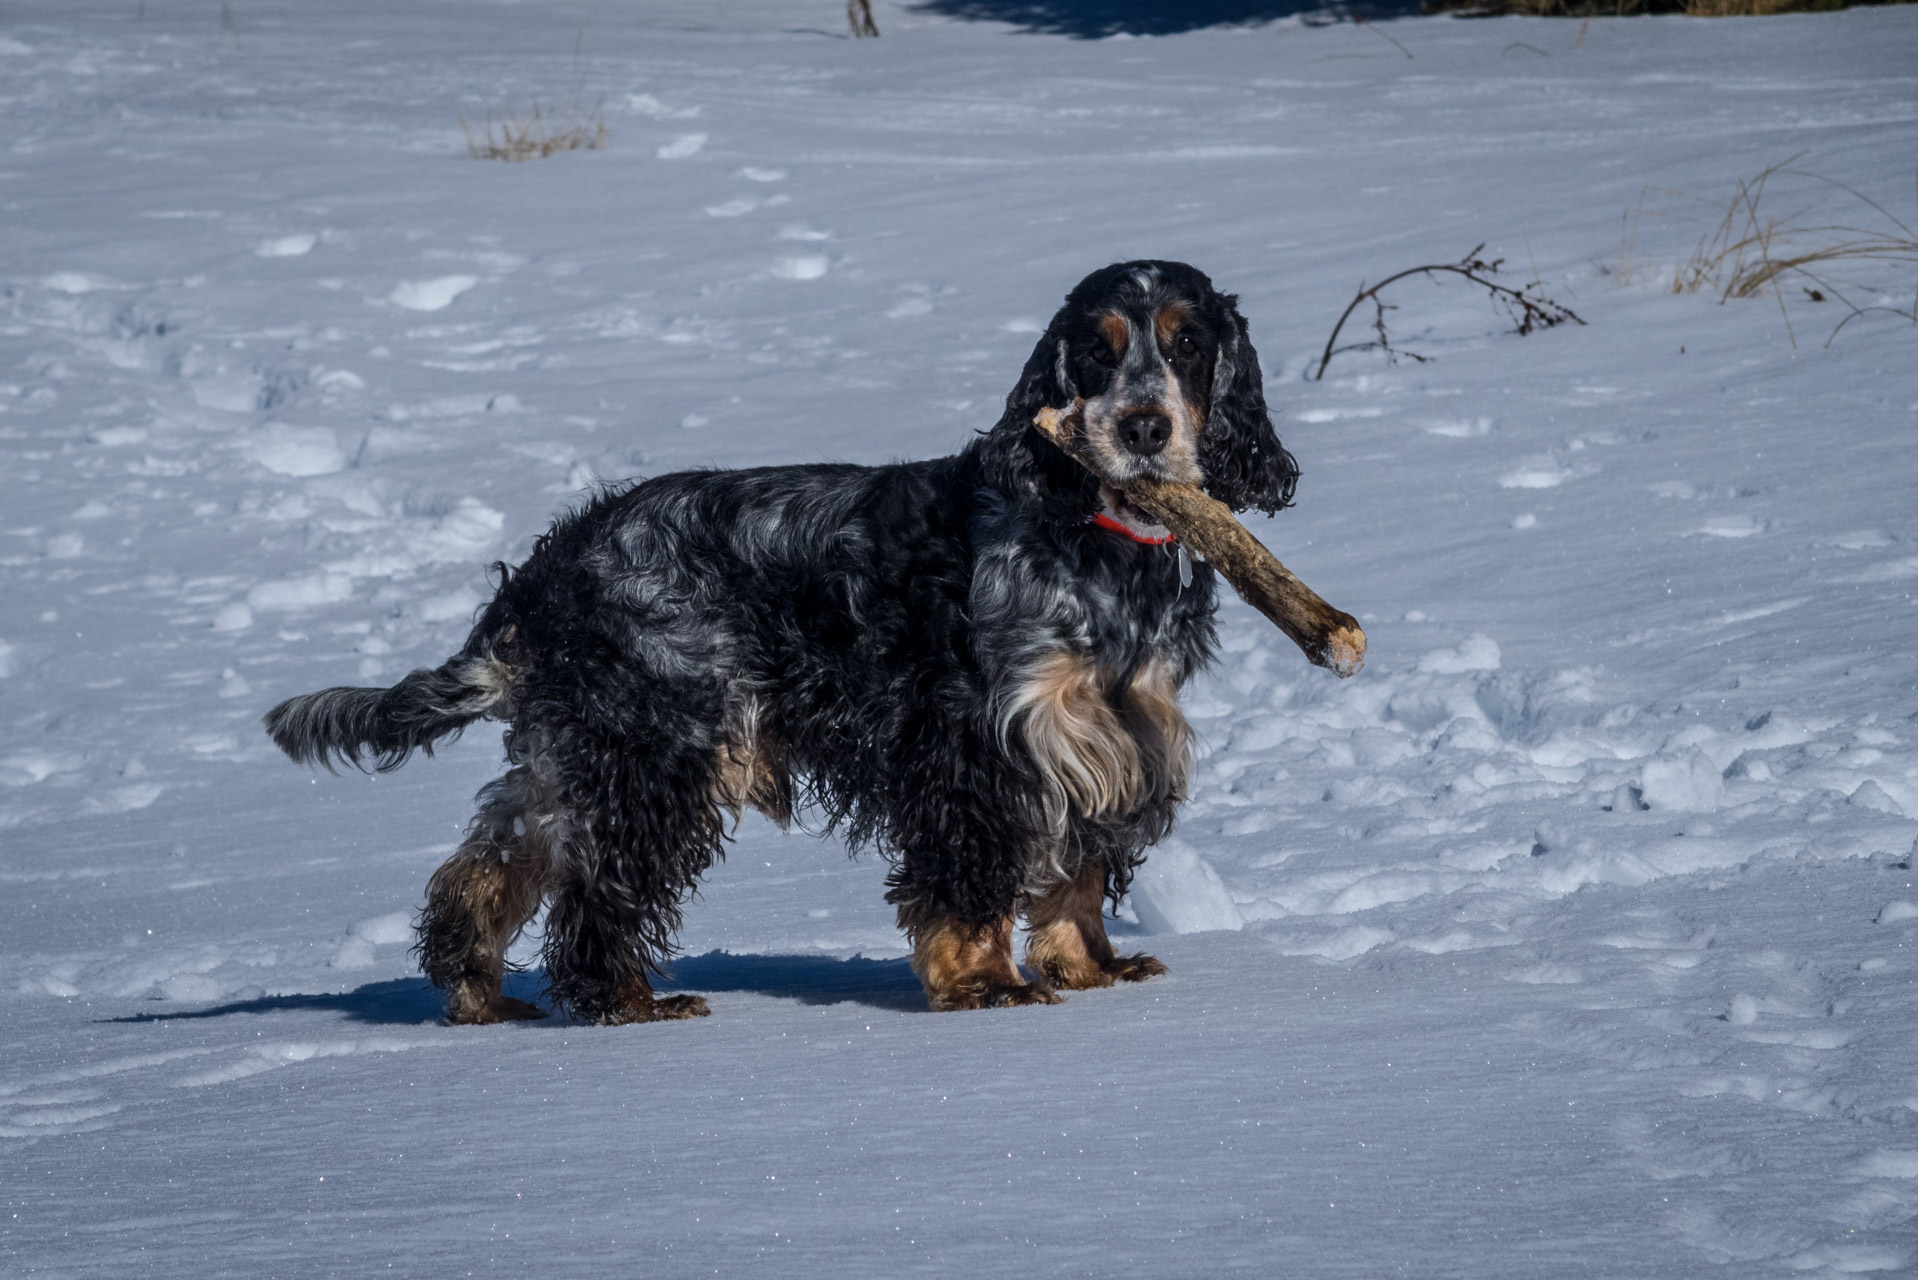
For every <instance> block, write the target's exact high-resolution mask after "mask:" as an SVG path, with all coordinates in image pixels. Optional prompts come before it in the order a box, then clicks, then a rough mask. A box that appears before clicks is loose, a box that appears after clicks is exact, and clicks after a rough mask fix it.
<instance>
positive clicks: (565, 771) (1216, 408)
mask: <svg viewBox="0 0 1918 1280" xmlns="http://www.w3.org/2000/svg"><path fill="white" fill-rule="evenodd" d="M1075 399H1082V400H1083V401H1084V405H1085V411H1084V412H1085V418H1084V420H1085V430H1086V434H1087V438H1088V441H1089V444H1090V447H1091V448H1092V449H1093V450H1095V451H1096V453H1097V455H1098V457H1099V459H1100V460H1101V462H1102V466H1101V470H1102V471H1103V472H1104V473H1105V474H1106V475H1108V476H1109V477H1111V478H1113V479H1114V480H1116V481H1118V482H1119V483H1121V484H1123V482H1124V481H1125V480H1127V479H1130V478H1133V477H1143V476H1154V477H1158V478H1161V479H1164V480H1169V481H1185V482H1191V483H1195V484H1199V485H1202V486H1203V487H1204V489H1205V490H1206V491H1207V492H1208V493H1210V494H1211V495H1212V496H1213V497H1215V498H1217V499H1219V500H1220V501H1222V502H1224V503H1226V504H1227V505H1228V506H1230V507H1231V508H1233V509H1234V510H1235V511H1243V510H1246V509H1248V508H1254V509H1257V510H1261V511H1264V512H1267V513H1268V514H1269V513H1273V512H1276V511H1278V510H1279V509H1280V508H1282V507H1284V506H1287V505H1288V504H1289V503H1290V502H1291V500H1292V495H1293V489H1294V486H1295V485H1296V484H1297V481H1298V474H1299V473H1298V467H1297V465H1296V463H1295V462H1294V461H1293V458H1292V455H1291V454H1290V453H1288V452H1287V451H1286V449H1285V448H1284V447H1283V446H1282V445H1281V444H1280V442H1279V439H1278V436H1277V435H1276V434H1275V433H1274V431H1273V427H1272V423H1271V419H1270V416H1269V415H1268V412H1267V409H1266V403H1265V395H1264V390H1263V386H1262V382H1261V376H1260V371H1259V361H1258V356H1257V354H1256V353H1255V352H1254V350H1253V348H1252V343H1251V340H1250V338H1249V336H1248V333H1247V328H1246V322H1245V320H1244V318H1243V317H1242V316H1241V315H1240V313H1239V310H1238V306H1237V300H1236V299H1235V298H1234V297H1232V296H1231V295H1228V294H1222V293H1220V292H1218V291H1217V290H1216V289H1214V288H1213V286H1212V282H1211V281H1210V280H1209V279H1207V277H1206V276H1205V275H1204V274H1203V273H1201V272H1200V271H1198V270H1196V269H1195V268H1193V267H1190V266H1187V265H1185V264H1183V263H1177V262H1154V261H1139V262H1124V263H1118V264H1115V265H1113V266H1110V267H1106V268H1104V269H1102V270H1099V271H1095V272H1093V273H1092V274H1091V275H1090V276H1087V277H1086V278H1085V279H1084V280H1083V281H1081V282H1080V283H1079V285H1078V286H1077V287H1076V288H1074V289H1073V290H1072V292H1071V293H1070V294H1069V295H1068V296H1067V298H1066V300H1065V303H1064V305H1063V306H1062V307H1061V308H1060V309H1059V311H1058V314H1056V315H1055V316H1054V317H1053V318H1052V322H1051V323H1050V325H1048V326H1047V328H1046V331H1045V334H1044V335H1043V336H1042V337H1041V338H1040V339H1039V341H1038V344H1037V345H1036V346H1035V347H1034V348H1033V352H1032V355H1031V358H1030V359H1028V360H1027V361H1026V365H1025V369H1024V371H1023V372H1022V373H1021V374H1020V377H1019V381H1018V385H1017V386H1016V387H1014V388H1013V390H1012V392H1011V394H1010V395H1009V396H1008V397H1007V399H1006V407H1005V412H1004V414H1003V415H1002V416H1001V417H1000V419H999V421H998V423H997V425H995V426H993V427H992V428H991V429H990V430H988V431H985V432H981V433H980V434H979V437H978V438H977V439H975V440H973V441H972V442H971V443H969V444H968V445H967V446H966V447H965V448H964V449H963V450H962V451H961V452H959V453H958V454H956V455H954V456H951V457H944V458H936V459H933V460H930V461H924V462H905V463H896V464H893V465H889V466H880V467H864V466H850V465H834V464H819V465H804V466H783V467H766V468H759V469H753V470H739V471H716V470H709V471H687V472H679V473H676V474H672V475H663V476H658V477H654V478H652V479H647V480H642V481H638V482H636V483H632V484H629V485H627V486H625V487H622V488H618V489H615V490H611V491H607V492H604V493H601V494H599V495H598V496H596V497H594V498H593V499H592V500H591V501H589V502H588V503H587V504H586V505H585V506H584V507H583V508H581V509H579V510H576V511H574V512H572V513H570V514H568V515H566V516H563V517H562V518H561V519H560V520H559V521H558V522H557V523H556V524H555V525H554V526H553V527H552V529H550V530H549V531H548V532H546V533H545V534H543V535H542V536H540V537H539V538H538V539H537V540H536V541H535V543H534V545H533V551H532V554H531V556H530V557H528V559H527V560H526V562H525V563H524V564H522V565H520V566H519V567H518V568H516V569H508V568H507V567H506V566H505V565H503V564H502V565H497V566H495V568H496V571H497V572H498V574H499V578H500V583H499V588H498V591H497V593H496V594H495V595H494V597H493V599H492V600H491V602H490V603H488V604H487V605H486V606H485V607H484V609H483V611H482V612H481V614H480V617H479V620H478V622H477V623H476V625H475V626H474V628H473V630H472V633H471V635H470V636H469V637H468V639H467V641H466V644H465V646H464V647H463V648H462V649H461V650H460V651H459V652H458V653H457V654H455V655H454V656H453V657H452V658H450V659H448V660H447V661H446V662H445V663H444V664H442V665H441V666H439V667H436V668H433V669H431V670H424V669H422V670H418V671H414V672H413V673H412V674H410V675H408V676H407V677H406V678H405V679H403V680H401V681H400V682H399V683H398V684H396V685H394V686H393V687H391V688H388V689H366V688H336V689H327V690H323V691H321V692H318V693H311V694H307V695H305V696H303V697H297V698H292V699H290V700H288V701H286V702H284V703H282V704H280V705H279V706H277V707H275V708H274V709H273V710H272V711H271V712H269V713H268V714H267V716H266V717H265V724H266V728H267V731H268V732H269V733H270V734H271V735H272V737H273V740H274V742H276V743H277V744H278V745H279V746H280V748H281V749H282V750H283V751H284V752H285V753H286V754H287V755H288V756H290V757H292V758H293V759H294V760H295V761H297V762H300V763H302V764H308V765H323V766H325V767H327V768H332V767H333V765H334V763H335V762H339V763H346V764H352V765H355V766H359V767H362V768H371V769H376V770H380V771H385V770H388V769H393V768H397V767H398V766H399V765H400V764H401V763H402V762H404V761H405V760H406V759H407V757H408V756H409V755H410V754H411V753H413V752H414V751H416V750H421V751H425V752H427V753H428V754H430V753H431V751H432V747H433V744H434V743H435V742H436V741H439V740H441V739H443V738H447V737H449V736H452V735H455V734H457V733H458V732H459V731H460V730H461V729H462V728H463V727H464V726H466V725H468V724H470V723H471V722H473V721H475V720H478V719H481V718H492V719H497V720H501V721H504V722H506V724H507V726H508V728H507V731H506V735H505V744H506V758H507V763H508V765H509V767H508V769H507V770H506V772H505V774H504V775H503V776H502V777H500V778H499V779H497V780H495V781H494V782H492V783H489V784H488V785H487V786H486V787H485V788H484V789H483V790H482V791H481V792H480V794H479V812H478V815H477V816H476V817H475V818H474V819H473V821H472V824H471V826H470V827H469V828H468V830H467V833H466V836H465V839H464V841H463V843H462V844H461V845H460V846H459V848H458V850H457V851H456V852H455V853H454V854H453V855H452V857H451V858H450V859H449V860H448V861H447V862H446V863H445V865H443V866H441V867H440V868H439V870H438V871H436V872H435V873H434V874H433V876H432V879H431V880H430V881H429V883H428V885H427V892H426V905H425V907H424V908H423V909H422V911H421V914H420V917H419V920H418V944H417V946H416V948H415V951H416V954H417V955H418V957H419V960H420V966H421V969H422V970H423V971H424V973H425V975H426V976H427V977H428V978H429V979H430V980H431V981H432V982H433V983H434V985H435V986H437V987H439V988H440V989H442V990H443V991H444V992H445V993H446V997H447V1017H448V1019H449V1021H451V1022H455V1023H486V1022H496V1021H500V1020H503V1019H517V1018H529V1017H541V1016H544V1015H543V1013H542V1011H541V1010H540V1009H539V1008H537V1007H536V1006H533V1005H530V1004H527V1003H525V1002H523V1001H519V1000H514V999H512V998H510V997H507V996H506V995H504V994H503V992H502V991H501V979H502V976H503V974H504V971H505V968H506V953H507V948H508V947H509V946H510V945H511V943H512V942H513V940H514V939H515V937H516V936H517V935H518V933H519V931H520V930H521V929H522V928H523V927H524V926H525V925H526V923H527V922H528V921H529V920H531V919H532V917H533V916H534V915H535V913H536V912H537V911H538V909H539V908H540V906H541V904H542V903H544V904H545V905H546V907H547V915H546V921H545V931H544V941H543V954H542V958H543V961H544V965H545V971H546V994H547V996H548V997H549V999H550V1000H551V1002H552V1003H553V1004H555V1005H556V1006H558V1007H559V1008H560V1009H561V1010H563V1011H565V1012H567V1013H569V1014H571V1015H572V1016H573V1017H575V1018H579V1019H582V1020H585V1021H591V1022H598V1023H602V1024H619V1023H628V1022H646V1021H653V1020H658V1019H667V1018H684V1017H695V1016H701V1015H704V1014H706V1013H707V1012H708V1008H707V1005H706V1003H705V1001H704V1000H702V999H700V998H698V997H696V996H690V995H676V996H670V997H661V996H658V995H655V993H654V991H653V988H652V985H651V980H650V979H651V977H652V976H653V975H657V974H660V973H661V972H663V966H664V965H665V963H666V961H667V960H668V958H669V957H670V956H671V955H672V954H673V947H674V937H675V934H676V933H677V930H678V928H679V925H680V919H681V908H682V905H683V904H684V902H685V900H686V898H687V896H688V895H689V894H690V892H691V891H692V890H693V888H694V886H695V885H696V883H697V882H698V880H699V878H700V876H701V875H702V874H703V873H704V872H705V871H706V870H707V869H708V868H709V867H711V866H712V864H713V861H714V859H716V858H719V857H721V856H722V855H723V850H724V846H725V843H726V841H727V839H728V825H727V823H728V819H729V818H730V819H731V821H732V822H734V823H737V821H738V820H739V817H740V816H741V814H742V812H743V810H744V809H745V808H747V807H752V808H755V809H757V810H758V811H759V812H761V813H763V814H765V815H766V816H767V817H769V818H771V819H772V820H773V821H774V822H777V823H779V824H780V825H782V826H786V825H788V824H789V823H791V822H792V820H793V818H794V816H795V814H804V815H807V816H808V819H809V822H808V825H809V826H813V825H817V826H819V827H822V828H823V829H825V830H837V831H839V832H840V833H841V834H842V835H843V836H844V837H845V839H846V841H847V843H848V844H849V845H850V846H851V847H852V848H853V849H854V850H858V849H860V848H863V847H873V848H876V849H878V850H879V851H880V852H882V853H883V854H884V855H885V857H886V858H887V859H888V860H889V863H890V871H889V875H888V877H887V882H886V883H887V893H886V900H887V901H888V902H889V903H891V904H892V905H893V906H894V907H895V908H896V909H897V913H898V921H899V925H900V927H901V928H902V929H903V930H904V932H905V935H906V937H907V939H908V941H909V942H910V945H911V949H912V959H911V964H912V969H913V971H914V973H915V974H917V976H918V977H919V979H920V981H921V983H922V984H923V985H924V987H925V991H926V997H927V1001H928V1003H929V1004H930V1005H931V1007H932V1008H933V1009H937V1010H951V1009H976V1008H981V1007H986V1006H1003V1005H1025V1004H1041V1003H1054V1002H1056V1001H1057V1000H1058V999H1059V998H1060V997H1059V996H1058V994H1057V993H1058V992H1059V991H1061V990H1076V989H1083V988H1089V987H1103V986H1110V985H1112V984H1113V983H1114V982H1136V981H1140V980H1142V979H1145V978H1149V977H1151V976H1153V975H1155V974H1160V973H1163V972H1165V968H1164V966H1163V965H1161V964H1160V963H1159V962H1158V961H1157V960H1155V959H1153V958H1152V957H1150V956H1146V955H1131V956H1121V955H1118V954H1116V953H1115V952H1114V950H1113V947H1112V944H1111V942H1110V941H1109V940H1108V938H1107V936H1106V929H1105V923H1104V907H1105V904H1106V903H1108V902H1109V903H1111V904H1113V905H1114V906H1115V907H1116V906H1117V904H1118V902H1119V900H1120V898H1121V897H1122V896H1123V895H1124V894H1125V892H1126V889H1127V887H1128V885H1129V884H1130V882H1131V880H1132V877H1133V874H1134V873H1135V872H1136V870H1137V869H1138V867H1139V866H1140V865H1141V864H1142V863H1143V861H1144V859H1145V856H1146V851H1147V849H1148V848H1149V847H1150V846H1151V845H1152V844H1154V843H1155V842H1156V841H1158V840H1160V839H1161V838H1162V837H1164V836H1165V835H1166V833H1167V832H1168V831H1170V830H1171V828H1172V824H1173V820H1174V817H1175V815H1176V811H1177V809H1178V806H1179V804H1180V802H1181V801H1182V800H1183V799H1184V798H1185V794H1186V782H1187V774H1188V769H1189V765H1190V747H1189V741H1190V738H1189V734H1188V730H1187V726H1186V722H1185V719H1184V717H1183V716H1182V715H1181V714H1180V711H1179V704H1178V695H1179V690H1180V688H1181V686H1182V685H1184V684H1185V682H1186V681H1187V680H1188V679H1189V678H1190V677H1191V676H1192V675H1193V674H1194V672H1196V671H1198V670H1199V669H1200V668H1202V667H1204V666H1205V665H1206V664H1207V663H1208V662H1209V661H1210V659H1211V657H1212V654H1213V651H1214V647H1215V643H1216V633H1215V628H1214V619H1213V615H1214V611H1215V608H1216V605H1217V588H1216V580H1215V576H1214V574H1213V571H1212V570H1211V569H1210V568H1209V567H1208V566H1206V565H1204V564H1202V563H1200V564H1194V563H1192V562H1191V561H1190V560H1189V559H1187V558H1186V556H1185V553H1184V552H1182V551H1181V550H1180V549H1179V548H1178V547H1177V545H1176V542H1175V541H1174V540H1173V539H1172V537H1171V535H1170V534H1169V533H1168V532H1167V531H1166V530H1165V529H1163V528H1161V527H1159V526H1157V525H1154V524H1153V523H1152V522H1151V520H1150V518H1149V517H1148V516H1146V514H1145V513H1144V512H1143V511H1141V510H1140V509H1138V508H1136V507H1134V506H1132V505H1131V504H1130V503H1128V502H1127V500H1126V498H1125V496H1124V494H1123V493H1122V492H1120V491H1119V490H1118V489H1116V488H1114V487H1111V486H1108V485H1105V484H1103V483H1102V482H1100V481H1099V480H1096V479H1095V478H1094V477H1093V475H1092V474H1091V473H1090V472H1089V471H1088V470H1086V469H1085V468H1084V467H1082V466H1081V465H1080V464H1079V463H1077V462H1075V461H1073V460H1071V459H1070V458H1068V457H1066V456H1065V455H1064V454H1063V453H1062V452H1060V451H1059V449H1058V448H1057V447H1056V446H1054V445H1053V444H1052V443H1051V442H1050V441H1048V440H1047V439H1045V438H1044V437H1043V436H1041V435H1040V434H1039V433H1038V432H1037V431H1036V430H1035V429H1034V428H1033V427H1032V425H1031V424H1032V419H1033V416H1034V415H1035V414H1036V413H1037V412H1038V411H1039V410H1040V409H1041V408H1047V407H1050V408H1055V409H1057V408H1063V407H1065V406H1066V405H1068V404H1070V403H1071V402H1072V401H1073V400H1075ZM1021 914H1023V915H1024V916H1025V918H1026V922H1027V927H1028V946H1027V950H1026V953H1025V963H1026V967H1027V970H1028V971H1029V973H1030V976H1028V975H1027V974H1026V973H1022V972H1021V970H1020V967H1019V964H1018V962H1017V961H1016V960H1015V958H1014V945H1013V944H1014V938H1013V934H1014V924H1015V921H1016V919H1017V917H1018V916H1019V915H1021Z"/></svg>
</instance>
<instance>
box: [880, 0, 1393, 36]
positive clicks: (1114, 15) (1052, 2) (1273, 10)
mask: <svg viewBox="0 0 1918 1280" xmlns="http://www.w3.org/2000/svg"><path fill="white" fill-rule="evenodd" d="M915 7H916V8H919V9H922V10H924V11H926V12H928V13H938V14H944V15H945V16H947V17H950V18H969V19H972V20H975V21H997V22H1009V23H1012V24H1014V25H1015V26H1020V27H1024V28H1025V29H1026V30H1028V31H1046V32H1053V33H1056V34H1060V35H1069V36H1079V37H1081V38H1084V39H1096V38H1098V37H1100V36H1110V35H1117V34H1118V33H1120V32H1122V31H1123V32H1128V33H1130V34H1132V35H1141V36H1164V35H1173V34H1176V33H1178V32H1181V31H1196V30H1198V29H1199V28H1201V27H1222V26H1231V25H1234V24H1238V23H1249V22H1270V21H1271V20H1272V19H1274V18H1285V17H1290V16H1292V15H1293V14H1303V13H1320V14H1324V15H1326V17H1327V18H1333V17H1339V16H1350V15H1358V16H1362V17H1368V18H1369V17H1381V18H1383V17H1392V16H1397V15H1401V14H1413V13H1417V12H1418V11H1419V6H1418V0H1368V2H1366V3H1359V4H1339V3H1331V4H1328V3H1326V2H1325V0H923V2H922V3H920V4H919V5H917V6H915Z"/></svg>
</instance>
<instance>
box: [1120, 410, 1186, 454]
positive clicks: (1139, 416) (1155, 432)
mask: <svg viewBox="0 0 1918 1280" xmlns="http://www.w3.org/2000/svg"><path fill="white" fill-rule="evenodd" d="M1114 434H1115V435H1117V436H1118V438H1119V445H1120V447H1121V448H1123V449H1124V450H1125V451H1126V452H1127V453H1130V454H1136V455H1137V456H1139V457H1141V458H1150V457H1152V456H1153V455H1154V454H1158V453H1164V452H1165V447H1166V445H1167V443H1169V442H1170V441H1171V439H1172V419H1170V418H1168V417H1166V416H1165V415H1164V414H1163V413H1158V412H1156V411H1153V410H1150V409H1148V410H1144V411H1142V412H1138V413H1129V414H1127V415H1126V416H1125V417H1123V418H1121V419H1119V425H1118V427H1117V429H1116V430H1115V432H1114Z"/></svg>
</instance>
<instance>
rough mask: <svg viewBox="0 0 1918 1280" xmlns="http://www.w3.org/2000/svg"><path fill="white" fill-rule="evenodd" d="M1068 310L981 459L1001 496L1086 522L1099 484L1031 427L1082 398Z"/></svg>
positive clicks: (1038, 347) (1009, 400) (1036, 349)
mask: <svg viewBox="0 0 1918 1280" xmlns="http://www.w3.org/2000/svg"><path fill="white" fill-rule="evenodd" d="M1069 310H1070V308H1069V306H1067V307H1061V308H1060V309H1059V313H1058V314H1057V315H1055V316H1053V318H1052V323H1051V324H1049V325H1047V326H1046V331H1045V333H1044V334H1043V335H1042V336H1041V337H1040V339H1039V341H1038V342H1037V343H1035V344H1033V348H1032V354H1031V355H1030V356H1028V357H1027V358H1026V367H1025V369H1024V370H1023V371H1021V373H1020V374H1019V381H1018V383H1017V384H1015V385H1014V386H1013V388H1012V393H1011V394H1010V395H1008V396H1007V397H1006V411H1005V413H1003V414H1002V415H1000V418H999V422H998V424H997V425H996V426H994V427H993V428H992V430H990V431H988V432H986V433H985V439H984V440H982V441H980V444H979V456H980V461H981V462H982V463H983V464H984V466H985V469H986V476H987V478H988V479H989V480H990V481H991V482H992V484H993V485H994V486H995V487H996V488H998V489H999V490H1001V491H1002V492H1004V493H1006V494H1007V495H1009V496H1013V497H1021V498H1031V499H1037V500H1039V501H1041V502H1042V503H1043V504H1044V506H1045V507H1046V508H1047V510H1048V512H1049V513H1050V514H1052V515H1054V516H1059V517H1077V518H1081V519H1083V518H1084V514H1085V513H1086V512H1087V511H1091V510H1095V509H1097V507H1098V483H1097V482H1096V481H1095V480H1093V479H1092V477H1091V476H1090V475H1089V474H1088V473H1087V472H1086V470H1085V468H1083V467H1081V466H1080V465H1079V464H1078V463H1076V462H1073V461H1072V460H1071V459H1070V458H1068V457H1066V455H1065V454H1064V453H1062V452H1060V450H1059V448H1058V446H1057V445H1055V444H1053V443H1052V442H1051V441H1050V440H1047V439H1046V438H1045V437H1044V436H1042V435H1040V434H1039V432H1038V430H1037V429H1036V428H1034V427H1033V425H1032V420H1033V418H1034V417H1035V416H1037V414H1038V412H1039V410H1041V409H1063V408H1065V407H1066V406H1067V405H1069V404H1071V403H1072V398H1073V397H1074V396H1075V395H1077V394H1078V393H1079V392H1078V387H1077V386H1076V385H1075V383H1074V381H1073V377H1072V368H1071V363H1070V360H1071V354H1070V350H1069V348H1068V345H1067V339H1066V336H1065V334H1066V328H1067V315H1068V311H1069Z"/></svg>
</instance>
